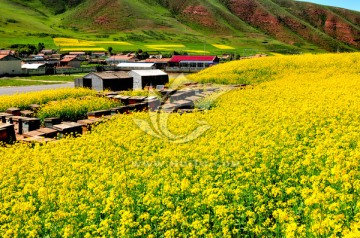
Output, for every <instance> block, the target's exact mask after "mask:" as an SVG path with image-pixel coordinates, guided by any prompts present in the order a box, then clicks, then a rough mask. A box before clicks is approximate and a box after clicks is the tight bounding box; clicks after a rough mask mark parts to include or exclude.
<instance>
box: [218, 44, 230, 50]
mask: <svg viewBox="0 0 360 238" xmlns="http://www.w3.org/2000/svg"><path fill="white" fill-rule="evenodd" d="M213 46H214V47H216V48H218V49H221V50H235V48H234V47H231V46H228V45H219V44H213Z"/></svg>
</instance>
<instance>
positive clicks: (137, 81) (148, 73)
mask: <svg viewBox="0 0 360 238" xmlns="http://www.w3.org/2000/svg"><path fill="white" fill-rule="evenodd" d="M129 75H130V76H132V77H133V78H134V80H133V81H134V83H133V89H134V90H136V89H144V88H145V87H146V86H153V87H156V86H157V85H165V84H167V83H169V76H168V74H167V73H165V72H164V71H161V70H159V69H153V70H133V71H130V73H129Z"/></svg>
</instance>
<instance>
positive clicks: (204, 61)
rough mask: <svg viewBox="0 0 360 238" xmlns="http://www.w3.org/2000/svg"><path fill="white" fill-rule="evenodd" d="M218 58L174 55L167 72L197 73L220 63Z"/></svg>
mask: <svg viewBox="0 0 360 238" xmlns="http://www.w3.org/2000/svg"><path fill="white" fill-rule="evenodd" d="M219 61H220V60H219V58H218V57H217V56H206V55H200V56H195V55H174V56H173V57H172V58H171V60H170V61H169V62H168V66H167V67H166V71H169V72H197V71H200V70H203V69H206V68H208V67H210V66H212V65H215V64H218V63H219Z"/></svg>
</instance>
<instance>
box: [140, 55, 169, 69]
mask: <svg viewBox="0 0 360 238" xmlns="http://www.w3.org/2000/svg"><path fill="white" fill-rule="evenodd" d="M170 60H171V58H162V59H157V58H151V59H146V60H145V61H144V62H145V63H154V64H155V68H156V69H165V68H166V66H167V65H168V63H169V61H170Z"/></svg>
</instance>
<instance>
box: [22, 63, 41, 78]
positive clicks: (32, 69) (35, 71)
mask: <svg viewBox="0 0 360 238" xmlns="http://www.w3.org/2000/svg"><path fill="white" fill-rule="evenodd" d="M21 69H22V71H23V74H28V75H40V74H45V71H46V65H45V64H44V63H42V64H41V63H34V64H30V63H25V64H22V65H21Z"/></svg>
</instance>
